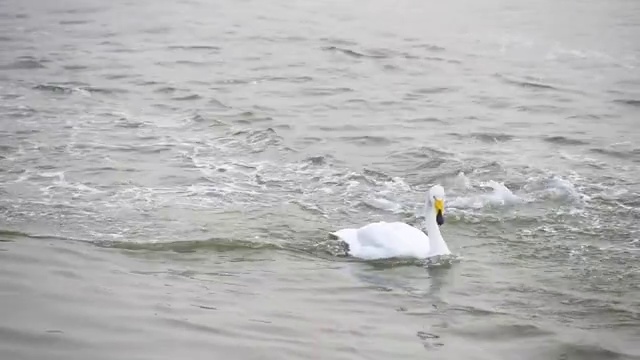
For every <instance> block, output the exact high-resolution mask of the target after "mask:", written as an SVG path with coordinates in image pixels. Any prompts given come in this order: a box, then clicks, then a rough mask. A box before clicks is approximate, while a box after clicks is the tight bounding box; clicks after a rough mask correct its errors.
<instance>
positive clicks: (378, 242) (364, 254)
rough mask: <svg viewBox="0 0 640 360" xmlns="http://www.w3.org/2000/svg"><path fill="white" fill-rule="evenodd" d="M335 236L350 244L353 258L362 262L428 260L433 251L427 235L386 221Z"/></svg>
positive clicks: (411, 227)
mask: <svg viewBox="0 0 640 360" xmlns="http://www.w3.org/2000/svg"><path fill="white" fill-rule="evenodd" d="M333 234H334V235H335V236H337V237H338V238H340V239H341V240H342V241H344V242H345V243H347V244H348V245H349V255H351V256H355V257H358V258H361V259H368V260H370V259H381V258H392V257H416V258H426V257H427V256H428V255H429V251H430V250H431V249H430V243H429V237H427V235H426V234H425V233H424V232H422V231H421V230H419V229H417V228H415V227H413V226H411V225H407V224H405V223H402V222H384V221H382V222H377V223H371V224H367V225H365V226H362V227H360V228H355V229H342V230H338V231H336V232H334V233H333Z"/></svg>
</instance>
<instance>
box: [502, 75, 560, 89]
mask: <svg viewBox="0 0 640 360" xmlns="http://www.w3.org/2000/svg"><path fill="white" fill-rule="evenodd" d="M496 76H497V77H498V78H499V79H501V80H502V81H503V82H505V83H507V84H511V85H516V86H519V87H523V88H528V89H534V90H560V89H559V88H557V87H555V86H552V85H548V84H544V83H541V82H534V81H527V80H517V79H511V78H508V77H506V76H504V75H502V74H496Z"/></svg>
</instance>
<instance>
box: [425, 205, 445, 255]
mask: <svg viewBox="0 0 640 360" xmlns="http://www.w3.org/2000/svg"><path fill="white" fill-rule="evenodd" d="M425 223H426V227H427V235H428V236H429V243H430V248H431V250H430V251H429V256H437V255H448V254H451V251H449V247H448V246H447V243H446V242H444V239H443V238H442V234H441V233H440V226H438V223H437V222H436V209H435V207H434V206H433V204H432V203H431V202H430V201H427V203H426V204H425Z"/></svg>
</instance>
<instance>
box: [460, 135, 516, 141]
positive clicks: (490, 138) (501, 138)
mask: <svg viewBox="0 0 640 360" xmlns="http://www.w3.org/2000/svg"><path fill="white" fill-rule="evenodd" d="M471 137H474V138H476V139H478V140H480V141H483V142H488V143H497V142H506V141H510V140H513V139H514V136H513V135H509V134H503V133H472V134H471Z"/></svg>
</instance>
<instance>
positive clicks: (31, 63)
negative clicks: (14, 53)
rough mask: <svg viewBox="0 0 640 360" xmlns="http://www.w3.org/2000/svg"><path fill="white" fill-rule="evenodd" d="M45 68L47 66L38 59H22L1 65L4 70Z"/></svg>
mask: <svg viewBox="0 0 640 360" xmlns="http://www.w3.org/2000/svg"><path fill="white" fill-rule="evenodd" d="M44 68H46V66H44V64H43V63H42V62H41V61H39V60H36V59H22V60H17V61H14V62H12V63H9V64H6V65H2V66H0V69H4V70H35V69H44Z"/></svg>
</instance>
